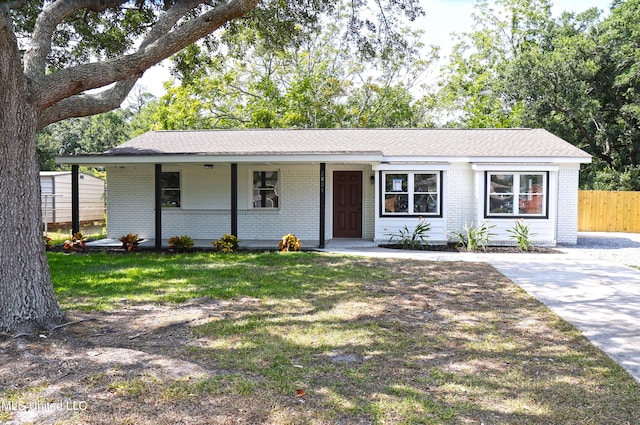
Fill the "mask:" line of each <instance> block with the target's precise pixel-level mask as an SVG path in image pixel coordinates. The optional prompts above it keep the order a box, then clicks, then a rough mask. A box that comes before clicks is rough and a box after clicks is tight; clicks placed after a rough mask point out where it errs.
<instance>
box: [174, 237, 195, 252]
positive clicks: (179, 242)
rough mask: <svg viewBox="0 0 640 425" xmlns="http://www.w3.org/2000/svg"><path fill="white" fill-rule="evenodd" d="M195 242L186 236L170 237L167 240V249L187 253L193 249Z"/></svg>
mask: <svg viewBox="0 0 640 425" xmlns="http://www.w3.org/2000/svg"><path fill="white" fill-rule="evenodd" d="M194 244H195V241H194V240H193V239H192V238H191V237H190V236H187V235H182V236H171V237H170V238H169V249H170V250H173V251H177V252H184V251H188V250H190V249H191V248H193V245H194Z"/></svg>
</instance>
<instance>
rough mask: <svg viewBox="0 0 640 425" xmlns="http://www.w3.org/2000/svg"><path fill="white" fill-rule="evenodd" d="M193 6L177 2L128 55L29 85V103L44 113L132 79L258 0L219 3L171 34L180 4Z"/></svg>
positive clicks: (249, 8) (82, 66)
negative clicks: (142, 41)
mask: <svg viewBox="0 0 640 425" xmlns="http://www.w3.org/2000/svg"><path fill="white" fill-rule="evenodd" d="M197 3H202V2H201V1H200V2H196V1H185V2H177V3H176V4H175V5H174V6H172V7H171V8H170V9H169V10H168V11H167V12H165V13H166V14H169V15H167V16H168V18H165V19H161V20H160V21H159V22H157V23H156V24H155V25H154V27H153V28H152V30H151V32H150V33H149V34H148V36H147V37H146V39H145V42H144V43H143V44H142V45H141V46H140V48H139V49H138V50H137V51H136V52H134V53H132V54H129V55H123V56H120V57H117V58H114V59H111V60H107V61H104V62H98V63H89V64H83V65H78V66H75V67H72V68H68V69H64V70H60V71H58V72H55V73H53V74H49V75H46V76H44V77H43V78H40V79H38V80H35V81H32V83H31V85H30V93H31V101H32V102H33V103H34V104H35V105H36V106H37V107H39V108H41V109H42V110H45V109H47V108H49V107H51V106H52V105H54V104H56V103H58V102H60V101H61V100H63V99H66V98H68V97H71V96H74V95H77V94H80V93H82V92H84V91H86V90H91V89H95V88H99V87H104V86H106V85H109V84H111V83H114V82H117V81H122V80H126V79H129V78H131V77H134V76H136V75H138V74H140V73H141V72H143V71H144V70H146V69H148V68H149V67H151V66H153V65H155V64H157V63H159V62H160V61H162V60H163V59H166V58H168V57H169V56H171V55H172V54H174V53H176V52H178V51H180V50H182V49H183V48H185V47H187V46H188V45H189V44H192V43H193V42H195V41H197V40H199V39H201V38H203V37H205V36H206V35H208V34H210V33H212V32H214V31H216V30H217V29H218V28H220V27H221V26H222V25H224V24H225V23H226V22H228V21H230V20H232V19H235V18H238V17H241V16H244V15H246V14H247V13H248V12H249V11H251V10H252V9H253V8H254V7H255V5H256V4H257V3H258V0H231V1H229V2H226V3H220V4H218V6H216V7H215V8H214V9H212V10H210V11H208V12H205V13H203V14H202V15H200V16H198V17H196V18H194V19H192V20H189V21H187V22H185V23H184V24H183V25H181V26H179V27H177V28H176V29H174V30H171V28H169V23H171V21H173V20H175V21H174V22H177V20H178V19H180V18H182V17H184V15H185V14H186V12H185V11H184V9H186V7H184V4H188V5H189V6H192V5H193V4H197ZM191 9H193V7H191ZM177 11H179V12H180V13H177ZM163 17H164V15H163Z"/></svg>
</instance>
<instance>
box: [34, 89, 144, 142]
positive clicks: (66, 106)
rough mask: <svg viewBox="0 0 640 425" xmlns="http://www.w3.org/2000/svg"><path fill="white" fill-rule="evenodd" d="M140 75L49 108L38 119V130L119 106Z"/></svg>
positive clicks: (68, 99)
mask: <svg viewBox="0 0 640 425" xmlns="http://www.w3.org/2000/svg"><path fill="white" fill-rule="evenodd" d="M138 78H139V77H135V78H131V79H129V80H125V81H120V82H118V83H116V84H115V85H114V86H113V87H111V88H110V89H107V90H105V91H102V92H99V93H95V94H78V95H75V96H71V97H69V98H67V99H64V100H61V101H60V102H58V103H56V104H55V105H53V106H51V107H50V108H47V109H46V110H45V111H44V112H43V113H42V114H41V115H40V120H39V121H38V130H41V129H43V128H44V127H46V126H48V125H49V124H53V123H54V122H58V121H62V120H66V119H68V118H77V117H88V116H91V115H97V114H102V113H104V112H108V111H111V110H113V109H116V108H118V107H119V106H120V105H121V104H122V102H124V100H125V99H126V98H127V96H128V95H129V92H130V91H131V89H132V88H133V86H134V85H135V84H136V82H137V81H138Z"/></svg>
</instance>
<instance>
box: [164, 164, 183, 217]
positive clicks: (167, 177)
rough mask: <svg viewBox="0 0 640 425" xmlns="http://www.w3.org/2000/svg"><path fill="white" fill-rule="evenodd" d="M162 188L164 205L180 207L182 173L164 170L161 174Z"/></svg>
mask: <svg viewBox="0 0 640 425" xmlns="http://www.w3.org/2000/svg"><path fill="white" fill-rule="evenodd" d="M160 188H161V192H162V206H163V207H167V208H180V173H179V172H174V171H171V172H166V171H165V172H162V174H160Z"/></svg>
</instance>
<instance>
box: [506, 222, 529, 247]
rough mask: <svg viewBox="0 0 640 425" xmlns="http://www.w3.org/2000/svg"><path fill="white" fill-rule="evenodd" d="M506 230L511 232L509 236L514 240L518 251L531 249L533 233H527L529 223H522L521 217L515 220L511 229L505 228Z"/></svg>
mask: <svg viewBox="0 0 640 425" xmlns="http://www.w3.org/2000/svg"><path fill="white" fill-rule="evenodd" d="M507 232H509V233H510V234H511V236H509V237H510V238H511V239H514V240H515V241H516V244H517V245H518V248H520V251H525V252H527V251H531V248H532V245H531V236H533V235H532V234H530V233H529V225H528V224H524V219H523V218H521V219H520V220H518V221H516V223H515V225H514V227H513V229H507Z"/></svg>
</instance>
